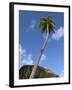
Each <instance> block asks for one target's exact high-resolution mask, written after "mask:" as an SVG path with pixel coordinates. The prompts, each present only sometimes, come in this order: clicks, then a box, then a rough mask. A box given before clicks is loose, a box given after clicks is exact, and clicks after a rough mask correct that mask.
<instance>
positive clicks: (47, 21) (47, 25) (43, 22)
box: [30, 16, 55, 79]
mask: <svg viewBox="0 0 72 90" xmlns="http://www.w3.org/2000/svg"><path fill="white" fill-rule="evenodd" d="M39 27H40V28H41V29H40V31H41V33H42V34H44V33H45V34H46V38H45V42H44V45H43V46H42V48H41V50H40V53H39V55H38V57H37V60H36V63H35V65H34V68H33V70H32V72H31V75H30V79H32V78H34V75H35V72H36V69H37V66H38V64H39V61H40V58H41V56H42V54H43V52H44V49H45V47H46V45H47V42H48V38H49V35H51V33H52V32H54V27H55V24H54V22H53V20H52V17H50V16H48V17H41V18H40V21H39Z"/></svg>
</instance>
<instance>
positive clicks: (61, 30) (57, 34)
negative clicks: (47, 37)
mask: <svg viewBox="0 0 72 90" xmlns="http://www.w3.org/2000/svg"><path fill="white" fill-rule="evenodd" d="M63 36H64V28H63V27H60V28H59V29H58V30H56V32H55V33H54V34H53V35H52V39H54V40H59V39H60V38H62V37H63Z"/></svg>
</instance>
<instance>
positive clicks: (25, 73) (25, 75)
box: [19, 65, 59, 79]
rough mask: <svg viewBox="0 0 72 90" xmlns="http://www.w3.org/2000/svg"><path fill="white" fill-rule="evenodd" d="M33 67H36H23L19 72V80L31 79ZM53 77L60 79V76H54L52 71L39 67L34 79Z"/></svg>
mask: <svg viewBox="0 0 72 90" xmlns="http://www.w3.org/2000/svg"><path fill="white" fill-rule="evenodd" d="M33 67H34V66H33V65H24V66H22V67H21V68H20V70H19V79H29V76H30V74H31V72H32V69H33ZM51 77H59V76H58V75H56V74H54V73H53V72H52V71H51V70H50V69H47V68H44V67H41V66H38V68H37V71H36V73H35V77H34V78H51Z"/></svg>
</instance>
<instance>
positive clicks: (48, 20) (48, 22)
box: [39, 16, 55, 34]
mask: <svg viewBox="0 0 72 90" xmlns="http://www.w3.org/2000/svg"><path fill="white" fill-rule="evenodd" d="M39 27H40V28H41V32H42V33H47V28H48V32H49V34H50V33H51V32H54V28H55V23H54V22H53V20H52V17H51V16H48V17H41V18H40V21H39Z"/></svg>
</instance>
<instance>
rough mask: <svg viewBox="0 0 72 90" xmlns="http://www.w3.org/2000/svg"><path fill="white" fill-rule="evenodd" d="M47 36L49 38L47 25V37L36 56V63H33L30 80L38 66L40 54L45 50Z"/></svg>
mask: <svg viewBox="0 0 72 90" xmlns="http://www.w3.org/2000/svg"><path fill="white" fill-rule="evenodd" d="M48 36H49V35H48V25H47V36H46V40H45V42H44V45H43V46H42V48H41V50H40V53H39V55H38V58H37V60H36V63H35V65H34V68H33V70H32V72H31V75H30V79H32V78H34V75H35V72H36V69H37V66H38V64H39V62H40V58H41V56H42V54H43V52H44V49H45V47H46V45H47V42H48Z"/></svg>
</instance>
